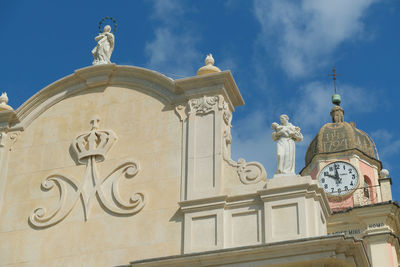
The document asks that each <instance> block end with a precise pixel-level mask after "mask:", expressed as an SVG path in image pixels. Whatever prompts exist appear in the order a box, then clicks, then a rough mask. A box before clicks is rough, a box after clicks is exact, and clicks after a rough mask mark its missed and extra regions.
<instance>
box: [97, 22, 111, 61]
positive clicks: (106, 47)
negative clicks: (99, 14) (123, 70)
mask: <svg viewBox="0 0 400 267" xmlns="http://www.w3.org/2000/svg"><path fill="white" fill-rule="evenodd" d="M114 39H115V38H114V34H112V33H111V26H110V25H106V26H105V27H104V30H103V32H100V33H99V35H98V36H96V37H95V38H94V40H95V41H97V45H96V47H95V48H93V50H92V55H93V57H94V60H93V65H99V64H110V63H111V61H110V58H111V54H112V52H113V50H114Z"/></svg>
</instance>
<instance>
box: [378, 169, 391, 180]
mask: <svg viewBox="0 0 400 267" xmlns="http://www.w3.org/2000/svg"><path fill="white" fill-rule="evenodd" d="M379 174H380V176H381V179H384V178H388V177H389V171H388V170H386V169H382V170H381V171H380V173H379Z"/></svg>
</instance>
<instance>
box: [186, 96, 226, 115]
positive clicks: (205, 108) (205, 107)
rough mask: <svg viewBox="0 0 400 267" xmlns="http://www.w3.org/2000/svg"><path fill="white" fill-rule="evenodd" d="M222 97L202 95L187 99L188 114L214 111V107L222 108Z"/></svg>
mask: <svg viewBox="0 0 400 267" xmlns="http://www.w3.org/2000/svg"><path fill="white" fill-rule="evenodd" d="M224 102H225V100H224V97H223V96H222V95H216V96H203V97H201V98H194V99H190V100H189V113H190V114H206V113H209V112H211V111H214V109H215V107H217V108H218V109H219V110H222V109H223V107H224V104H223V103H224Z"/></svg>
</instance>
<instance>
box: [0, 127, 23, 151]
mask: <svg viewBox="0 0 400 267" xmlns="http://www.w3.org/2000/svg"><path fill="white" fill-rule="evenodd" d="M19 134H20V132H6V131H1V132H0V147H10V148H11V147H12V145H13V144H14V143H15V142H16V141H17V138H18V136H19Z"/></svg>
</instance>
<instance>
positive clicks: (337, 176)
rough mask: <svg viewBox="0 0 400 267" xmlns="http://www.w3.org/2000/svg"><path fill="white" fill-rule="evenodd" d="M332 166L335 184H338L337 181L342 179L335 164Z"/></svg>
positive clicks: (339, 181)
mask: <svg viewBox="0 0 400 267" xmlns="http://www.w3.org/2000/svg"><path fill="white" fill-rule="evenodd" d="M333 167H334V168H335V177H336V184H339V183H341V182H342V179H341V178H340V176H339V172H338V170H337V168H336V164H333Z"/></svg>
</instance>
